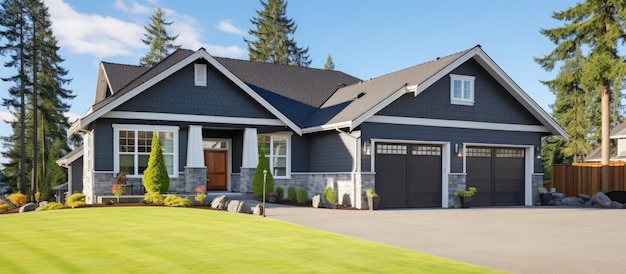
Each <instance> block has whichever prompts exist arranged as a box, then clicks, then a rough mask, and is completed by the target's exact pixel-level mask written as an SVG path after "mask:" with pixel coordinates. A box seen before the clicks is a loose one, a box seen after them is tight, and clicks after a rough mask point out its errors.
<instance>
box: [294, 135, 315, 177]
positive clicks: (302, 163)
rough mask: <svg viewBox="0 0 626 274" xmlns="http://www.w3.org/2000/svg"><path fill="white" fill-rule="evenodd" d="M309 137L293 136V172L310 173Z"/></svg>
mask: <svg viewBox="0 0 626 274" xmlns="http://www.w3.org/2000/svg"><path fill="white" fill-rule="evenodd" d="M309 139H310V138H309V135H305V136H304V137H300V136H298V135H297V134H293V135H291V172H309V171H310V170H309V167H310V159H311V158H310V153H309Z"/></svg>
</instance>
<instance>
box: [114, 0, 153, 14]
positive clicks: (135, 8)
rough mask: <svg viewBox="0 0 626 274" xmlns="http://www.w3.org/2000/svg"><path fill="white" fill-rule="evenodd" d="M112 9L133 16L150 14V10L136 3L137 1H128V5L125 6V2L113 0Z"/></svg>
mask: <svg viewBox="0 0 626 274" xmlns="http://www.w3.org/2000/svg"><path fill="white" fill-rule="evenodd" d="M113 6H114V7H116V8H118V9H120V10H122V11H125V12H129V13H133V14H151V13H152V10H151V9H150V8H149V7H146V6H144V5H141V4H139V3H137V1H130V5H127V4H126V1H123V0H115V3H114V4H113Z"/></svg>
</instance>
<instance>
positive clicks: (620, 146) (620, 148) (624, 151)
mask: <svg viewBox="0 0 626 274" xmlns="http://www.w3.org/2000/svg"><path fill="white" fill-rule="evenodd" d="M617 156H626V139H625V138H619V139H617Z"/></svg>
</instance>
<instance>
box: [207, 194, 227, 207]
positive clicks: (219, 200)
mask: <svg viewBox="0 0 626 274" xmlns="http://www.w3.org/2000/svg"><path fill="white" fill-rule="evenodd" d="M229 202H230V198H228V197H226V195H220V196H217V197H215V199H213V201H211V208H214V209H219V210H227V209H228V203H229Z"/></svg>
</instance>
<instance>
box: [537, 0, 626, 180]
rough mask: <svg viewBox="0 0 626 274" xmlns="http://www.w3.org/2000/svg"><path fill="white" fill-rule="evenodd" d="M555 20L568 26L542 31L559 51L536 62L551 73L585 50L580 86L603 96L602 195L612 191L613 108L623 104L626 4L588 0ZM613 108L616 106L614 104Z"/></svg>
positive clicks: (625, 68) (556, 15)
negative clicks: (621, 50) (622, 47)
mask: <svg viewBox="0 0 626 274" xmlns="http://www.w3.org/2000/svg"><path fill="white" fill-rule="evenodd" d="M552 17H553V18H554V19H557V20H560V21H565V22H567V23H566V25H564V26H562V27H557V28H553V29H542V30H541V34H543V35H545V36H546V37H548V38H549V39H550V41H552V42H554V44H555V45H556V48H555V49H554V50H553V51H552V52H550V53H549V54H548V55H546V56H544V57H542V58H537V59H536V61H537V62H538V63H539V64H540V65H541V66H542V67H543V68H544V69H546V70H548V71H551V70H552V69H554V67H555V65H556V64H557V63H559V62H561V61H566V60H569V59H572V58H573V57H574V55H575V54H576V52H578V51H581V50H584V51H585V53H586V54H585V55H584V59H585V62H584V64H583V65H581V68H580V69H581V71H582V76H581V79H580V84H581V87H582V88H583V90H588V91H593V92H597V93H600V95H599V97H600V98H601V99H600V102H601V116H602V126H601V133H602V137H601V146H602V188H601V189H602V191H605V192H606V191H608V187H609V157H610V139H609V131H610V116H611V111H610V105H611V102H610V100H611V93H613V99H614V100H619V99H618V98H621V96H615V95H618V94H620V88H621V81H622V80H623V79H624V77H625V76H626V63H624V62H623V60H624V57H623V56H620V55H618V50H617V49H618V46H620V45H623V44H624V43H625V42H626V39H625V38H626V2H624V1H594V0H587V1H585V2H582V3H578V4H576V6H574V7H572V8H568V9H566V10H565V11H561V12H555V13H553V15H552ZM613 105H616V103H615V102H613Z"/></svg>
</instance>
